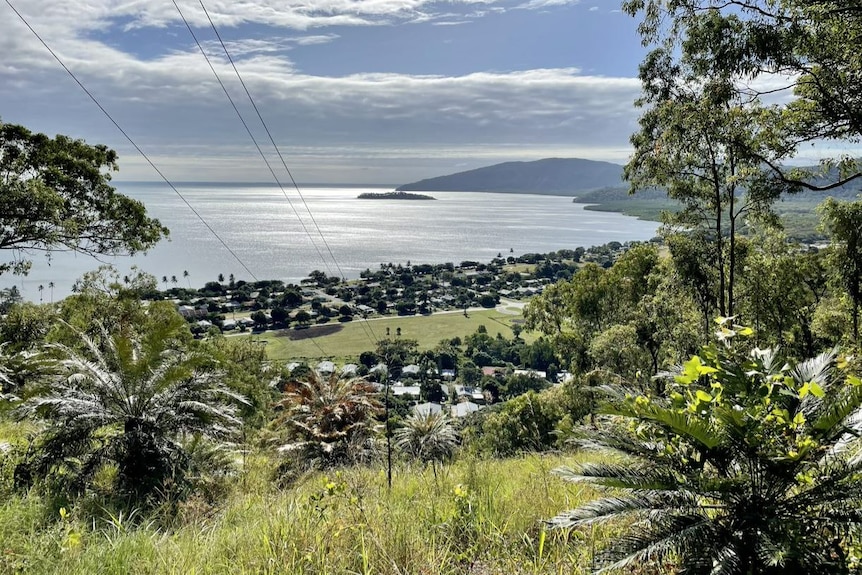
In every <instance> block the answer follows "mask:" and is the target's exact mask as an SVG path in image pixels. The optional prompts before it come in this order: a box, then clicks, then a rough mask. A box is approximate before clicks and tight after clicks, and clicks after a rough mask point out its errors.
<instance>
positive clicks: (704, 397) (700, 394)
mask: <svg viewBox="0 0 862 575" xmlns="http://www.w3.org/2000/svg"><path fill="white" fill-rule="evenodd" d="M695 395H696V396H697V399H698V400H700V401H702V402H704V403H710V402H711V401H712V396H711V395H710V394H708V393H707V392H705V391H703V390H702V389H698V390H697V393H696V394H695Z"/></svg>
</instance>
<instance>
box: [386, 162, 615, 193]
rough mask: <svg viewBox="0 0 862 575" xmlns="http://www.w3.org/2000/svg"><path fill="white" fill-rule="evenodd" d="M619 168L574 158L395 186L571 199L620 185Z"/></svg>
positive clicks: (517, 164) (511, 164)
mask: <svg viewBox="0 0 862 575" xmlns="http://www.w3.org/2000/svg"><path fill="white" fill-rule="evenodd" d="M622 174H623V167H622V166H620V165H619V164H612V163H610V162H596V161H593V160H582V159H578V158H547V159H544V160H536V161H534V162H505V163H503V164H496V165H493V166H487V167H484V168H478V169H475V170H469V171H466V172H458V173H456V174H450V175H448V176H440V177H438V178H429V179H426V180H421V181H419V182H414V183H412V184H404V185H403V186H399V187H398V188H397V189H398V190H399V191H410V192H413V191H436V192H501V193H513V194H545V195H557V196H573V195H575V194H576V193H577V192H581V191H586V190H595V189H597V188H603V187H609V186H620V185H622Z"/></svg>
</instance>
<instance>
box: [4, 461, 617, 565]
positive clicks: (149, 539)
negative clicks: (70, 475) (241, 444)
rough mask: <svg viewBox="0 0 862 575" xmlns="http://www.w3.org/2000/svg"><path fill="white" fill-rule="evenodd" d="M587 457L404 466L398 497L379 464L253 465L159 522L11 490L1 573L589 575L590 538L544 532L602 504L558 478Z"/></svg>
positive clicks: (153, 517) (397, 484) (397, 475)
mask: <svg viewBox="0 0 862 575" xmlns="http://www.w3.org/2000/svg"><path fill="white" fill-rule="evenodd" d="M577 459H578V456H574V457H567V458H564V457H558V456H539V455H535V456H525V457H521V458H513V459H507V460H477V459H463V460H461V461H459V462H457V463H455V464H453V465H451V466H447V467H444V469H443V472H442V473H439V476H438V477H437V478H436V479H435V478H434V476H433V474H432V472H431V469H430V468H426V467H422V466H418V465H415V466H409V465H406V464H405V465H403V466H401V467H398V468H397V469H396V470H395V476H394V477H395V480H394V482H393V486H392V491H391V492H389V491H388V490H387V489H386V478H385V473H384V470H383V469H381V468H367V467H363V468H360V467H357V468H349V469H344V470H342V471H340V472H338V473H330V474H322V473H315V474H309V475H307V476H304V477H302V478H301V479H300V480H299V481H297V482H296V483H294V484H293V485H292V486H291V487H288V488H283V489H279V488H277V487H275V483H274V482H273V481H272V480H271V469H270V468H271V464H270V462H269V461H267V460H266V459H265V458H252V460H251V464H250V465H249V468H248V469H247V470H246V473H245V474H244V475H243V476H242V477H241V478H240V479H238V480H237V481H236V483H235V485H234V486H233V488H232V490H231V491H230V494H229V495H228V497H227V498H226V499H225V500H223V501H221V502H220V503H219V504H218V506H217V507H213V506H211V505H210V504H208V503H207V502H205V501H202V500H198V499H192V500H189V501H185V502H183V503H180V504H178V506H177V507H175V508H172V510H171V513H170V514H167V513H164V514H160V513H158V512H155V513H154V514H152V515H151V516H149V517H144V516H143V515H142V514H135V513H132V514H131V515H130V514H128V513H126V514H125V515H123V514H118V513H116V512H109V511H105V510H101V511H100V508H99V506H98V505H95V504H94V502H93V501H89V502H87V501H79V502H76V503H75V504H74V505H71V506H69V507H62V509H61V508H60V507H59V506H60V505H61V504H62V502H53V501H48V500H46V499H43V498H40V497H39V496H37V495H35V494H30V495H12V496H8V495H7V496H6V498H5V500H3V501H2V504H0V573H28V574H29V573H33V574H39V573H63V574H64V575H73V574H79V573H80V574H91V573H104V574H114V573H116V574H126V573H136V574H151V573H152V574H173V573H176V574H204V573H206V574H210V573H212V574H216V573H225V574H243V573H263V574H266V573H272V574H276V573H279V574H281V573H297V574H315V575H318V574H319V575H323V574H333V575H334V574H344V573H356V574H362V575H370V574H393V575H394V574H408V573H410V574H414V573H415V574H426V573H427V574H429V575H430V574H437V573H440V574H456V573H457V574H468V573H471V574H477V575H480V574H481V575H486V574H491V573H507V574H509V573H511V574H522V573H523V574H539V573H543V574H544V573H572V574H579V573H586V572H587V571H588V567H589V565H590V552H591V549H592V547H593V545H592V541H591V536H592V535H591V533H589V532H563V531H554V532H546V531H545V530H544V527H543V525H542V523H541V520H542V519H545V518H548V517H551V516H553V515H554V514H556V513H558V512H559V511H561V510H563V509H567V508H571V507H575V506H577V505H578V504H579V503H581V502H583V501H585V500H588V499H592V498H594V497H595V494H594V493H593V492H591V491H589V490H588V489H587V488H583V487H579V486H576V485H572V484H566V483H564V482H562V481H559V480H557V479H556V478H555V477H554V476H553V475H552V474H551V473H550V470H551V469H552V468H554V467H557V466H559V465H563V464H566V465H569V464H572V463H575V462H576V460H577ZM168 516H170V517H171V519H170V520H168V519H165V517H168ZM610 535H611V534H610V533H607V532H601V533H599V532H597V533H596V534H595V537H597V538H605V537H608V536H610Z"/></svg>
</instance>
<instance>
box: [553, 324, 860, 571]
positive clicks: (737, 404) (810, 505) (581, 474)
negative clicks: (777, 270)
mask: <svg viewBox="0 0 862 575" xmlns="http://www.w3.org/2000/svg"><path fill="white" fill-rule="evenodd" d="M750 334H751V330H750V329H747V328H740V327H738V326H729V325H728V324H727V323H726V322H725V323H723V324H722V325H721V327H720V330H719V336H720V338H721V340H722V344H721V345H712V346H709V347H707V348H704V350H703V352H702V353H701V355H700V356H695V357H692V358H691V360H689V361H688V362H686V363H685V364H684V365H683V366H681V367H680V368H679V369H677V370H675V372H674V373H672V374H666V376H667V377H668V378H669V385H668V396H667V397H651V396H645V395H641V394H640V392H638V391H634V390H630V391H627V390H625V389H621V388H615V387H608V388H605V391H607V392H608V393H609V396H610V399H609V401H608V403H607V405H606V407H605V413H606V414H608V415H609V417H608V418H607V419H606V420H605V421H604V425H603V426H602V427H601V428H600V429H599V430H597V431H593V432H588V433H589V434H588V436H587V437H586V438H585V439H584V440H583V445H584V446H586V447H591V448H594V449H598V450H600V451H601V452H603V453H605V454H606V458H603V459H602V460H601V461H603V462H601V463H589V464H585V465H582V466H580V467H579V468H577V469H561V470H558V473H559V474H560V475H561V476H562V477H563V478H564V479H566V480H568V481H573V482H583V483H588V484H591V485H593V486H596V487H598V488H600V489H607V490H609V494H608V496H607V497H605V498H603V499H599V500H597V501H594V502H592V503H589V504H587V505H584V506H582V507H580V508H578V509H575V510H573V511H567V512H565V513H562V514H560V515H558V516H557V517H555V518H554V519H552V520H551V524H552V525H554V526H556V527H561V528H570V527H583V526H591V525H597V524H603V523H608V522H616V523H615V524H617V525H625V526H626V529H627V531H626V533H625V535H623V536H622V537H620V538H619V539H616V540H614V541H612V542H611V543H610V545H609V546H608V547H607V549H605V550H604V552H602V553H601V554H600V555H599V556H598V557H597V560H598V570H597V572H599V573H602V572H605V571H614V570H630V569H631V568H632V567H633V566H634V565H635V564H638V563H641V564H643V563H655V562H658V563H661V564H667V563H676V564H677V565H678V567H679V571H678V572H680V573H685V574H712V575H719V574H727V575H730V574H734V575H736V574H738V575H755V574H757V575H773V574H776V575H777V574H779V573H782V574H785V573H794V574H795V573H799V574H803V573H812V574H814V573H817V574H821V575H824V574H830V573H848V572H849V571H848V558H847V550H848V540H849V537H850V536H851V535H852V533H853V532H854V531H855V528H857V527H858V525H859V524H860V522H862V441H860V439H859V436H860V432H862V380H860V379H859V377H858V376H857V375H856V374H855V373H853V370H852V368H851V367H850V362H849V361H848V358H845V357H843V356H841V355H840V354H839V353H837V352H835V351H833V352H829V353H825V354H823V355H820V356H818V357H816V358H814V359H810V360H807V361H803V362H801V363H799V364H797V365H795V366H790V365H787V364H785V363H783V361H782V360H780V359H779V354H778V352H777V351H776V350H761V349H757V348H754V349H752V350H750V352H748V353H741V352H737V351H735V349H737V348H740V347H744V344H745V342H744V341H736V340H744V339H745V338H746V337H747V336H748V335H750ZM619 521H622V522H621V523H620V522H619Z"/></svg>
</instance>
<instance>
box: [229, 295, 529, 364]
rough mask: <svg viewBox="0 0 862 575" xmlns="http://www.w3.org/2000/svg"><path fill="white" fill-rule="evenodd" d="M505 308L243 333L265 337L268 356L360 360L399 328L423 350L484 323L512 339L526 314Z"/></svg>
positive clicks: (491, 329) (472, 330) (493, 331)
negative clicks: (515, 329) (514, 327)
mask: <svg viewBox="0 0 862 575" xmlns="http://www.w3.org/2000/svg"><path fill="white" fill-rule="evenodd" d="M505 311H506V312H508V313H505V312H504V311H502V310H500V308H498V309H488V310H470V311H469V312H468V313H467V315H466V316H465V315H464V313H463V312H462V311H457V312H451V313H438V314H433V315H428V316H406V317H399V316H393V317H383V318H377V319H370V320H368V321H362V320H358V319H357V320H354V321H351V322H347V323H338V322H330V323H327V324H324V325H319V326H312V327H309V328H307V329H293V328H290V329H287V330H278V331H267V332H264V333H261V334H254V335H251V336H244V337H251V338H252V339H254V340H258V341H261V342H266V344H265V345H266V351H267V355H268V356H269V357H270V358H272V359H279V360H297V361H298V360H302V359H322V358H327V359H333V360H341V361H355V360H356V359H357V358H358V357H359V354H360V353H362V352H363V351H373V350H374V348H375V347H376V343H375V342H376V341H377V340H380V339H385V338H386V337H390V338H395V337H396V334H397V331H398V328H401V337H402V338H404V339H415V340H417V341H418V342H419V348H420V349H429V348H431V347H434V346H435V345H437V344H438V343H439V342H440V340H442V339H452V338H454V337H461V338H463V337H464V336H466V335H469V334H471V333H473V332H475V331H476V330H477V329H478V327H479V326H480V325H484V326H485V329H487V330H488V333H489V334H490V335H491V336H492V337H496V335H497V334H498V333H500V334H502V335H503V337H505V338H511V337H512V329H511V325H512V322H513V321H522V317H521V315H520V313H519V311H518V310H516V309H514V308H507V309H506V310H505ZM387 330H388V332H387ZM525 335H526V334H525ZM522 337H524V336H522ZM526 339H528V340H529V338H526Z"/></svg>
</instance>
